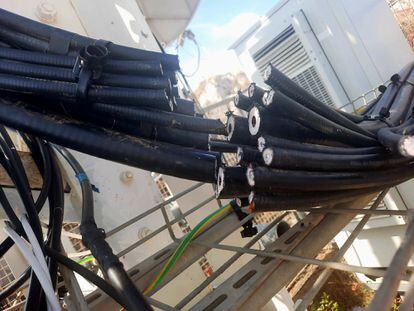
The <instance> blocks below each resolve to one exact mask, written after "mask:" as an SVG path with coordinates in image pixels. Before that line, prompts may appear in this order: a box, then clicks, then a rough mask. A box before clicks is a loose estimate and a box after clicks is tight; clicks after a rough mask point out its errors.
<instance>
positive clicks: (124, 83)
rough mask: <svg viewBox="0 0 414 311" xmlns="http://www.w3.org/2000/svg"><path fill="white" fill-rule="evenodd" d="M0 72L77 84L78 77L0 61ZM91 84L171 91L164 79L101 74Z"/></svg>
mask: <svg viewBox="0 0 414 311" xmlns="http://www.w3.org/2000/svg"><path fill="white" fill-rule="evenodd" d="M0 72H1V73H5V74H11V75H17V76H23V77H27V78H39V79H46V80H58V81H66V82H77V80H78V77H77V76H76V75H75V74H74V72H73V70H72V69H69V68H61V67H52V66H43V65H36V64H27V63H20V62H14V61H8V60H0ZM91 83H92V84H99V85H106V86H119V87H126V88H141V89H165V90H167V91H168V92H170V91H171V83H170V80H169V79H168V78H165V77H148V76H137V75H120V74H110V73H103V74H101V76H100V77H99V78H97V79H92V81H91Z"/></svg>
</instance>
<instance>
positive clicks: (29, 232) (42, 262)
mask: <svg viewBox="0 0 414 311" xmlns="http://www.w3.org/2000/svg"><path fill="white" fill-rule="evenodd" d="M20 222H21V223H22V225H23V229H24V232H26V235H27V239H28V240H29V242H30V244H31V245H32V249H33V253H34V255H35V257H36V258H37V260H38V261H39V263H40V265H41V266H42V269H43V271H44V272H45V274H46V275H47V276H48V279H49V281H52V279H51V278H50V275H49V269H48V268H47V264H46V260H45V256H44V254H43V251H42V249H41V247H40V244H39V242H38V241H37V239H36V236H35V234H34V232H33V230H32V228H31V226H30V224H29V222H28V220H27V218H26V215H22V217H20Z"/></svg>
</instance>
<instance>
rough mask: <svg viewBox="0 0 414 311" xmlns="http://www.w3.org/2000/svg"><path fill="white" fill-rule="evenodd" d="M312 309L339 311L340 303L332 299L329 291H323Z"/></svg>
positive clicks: (316, 310)
mask: <svg viewBox="0 0 414 311" xmlns="http://www.w3.org/2000/svg"><path fill="white" fill-rule="evenodd" d="M312 311H339V305H338V303H337V302H336V301H333V300H331V298H330V297H329V295H328V294H327V293H325V292H323V293H322V297H321V300H320V301H319V303H318V304H316V305H315V304H314V305H313V306H312Z"/></svg>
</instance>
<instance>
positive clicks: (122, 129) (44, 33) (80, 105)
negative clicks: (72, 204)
mask: <svg viewBox="0 0 414 311" xmlns="http://www.w3.org/2000/svg"><path fill="white" fill-rule="evenodd" d="M178 70H179V64H178V58H177V57H176V56H174V55H167V54H164V53H158V52H152V51H145V50H140V49H134V48H130V47H125V46H120V45H117V44H114V43H112V42H108V41H104V40H96V39H92V38H87V37H84V36H80V35H78V34H75V33H71V32H68V31H64V30H61V29H57V28H54V27H50V26H46V25H43V24H41V23H38V22H35V21H32V20H29V19H27V18H24V17H21V16H18V15H15V14H13V13H10V12H8V11H5V10H2V9H0V123H1V124H2V127H1V128H0V148H1V150H2V153H0V164H1V165H2V166H3V167H4V168H5V169H6V171H7V173H8V174H9V175H10V178H11V179H12V181H13V182H14V184H15V187H16V189H17V191H18V193H19V195H20V197H21V201H22V202H23V204H24V207H25V211H26V214H27V216H28V220H29V222H30V226H31V228H32V230H33V232H34V234H35V235H36V238H37V242H38V243H39V245H40V247H41V250H42V252H43V254H44V256H45V257H46V258H47V260H48V264H49V272H50V277H51V280H52V284H53V288H54V289H56V284H57V276H58V271H59V269H58V265H57V263H58V262H59V263H60V264H63V265H65V266H67V267H68V268H69V269H71V270H74V271H76V272H77V273H79V274H80V275H82V276H84V277H85V278H86V279H88V280H90V281H91V282H92V283H94V284H95V285H97V286H98V287H100V288H101V289H102V290H103V291H104V292H106V293H107V294H108V295H109V296H111V297H112V298H114V299H115V300H116V301H117V302H118V303H119V304H120V305H122V306H123V307H125V308H126V309H128V310H150V309H151V307H150V305H149V304H148V303H147V302H146V300H145V299H144V298H143V296H142V295H141V294H140V292H139V291H138V290H137V288H136V287H135V286H134V284H133V283H132V281H131V279H130V278H129V276H128V275H127V273H126V272H125V270H124V268H123V266H122V264H121V262H120V261H119V259H118V258H117V257H116V256H115V255H114V254H113V252H112V249H111V247H110V246H109V245H108V244H107V242H106V241H105V232H104V231H103V230H102V229H100V228H98V227H97V225H96V223H95V220H94V214H93V195H92V188H91V184H90V182H89V180H88V178H87V176H86V174H85V172H84V171H83V170H82V167H81V166H80V165H79V163H78V162H77V161H76V159H75V158H74V157H73V156H72V155H71V154H70V152H69V151H68V150H66V149H65V148H64V147H60V146H65V147H70V148H72V149H76V150H79V151H81V152H84V153H89V154H91V155H94V156H97V157H101V158H105V159H108V160H113V161H117V162H120V163H124V164H128V165H132V166H136V167H139V168H143V169H147V170H150V171H156V172H159V173H163V174H169V175H174V176H177V177H182V178H186V179H191V180H199V181H206V182H214V181H215V178H216V176H215V172H216V169H217V166H218V161H219V160H220V154H219V153H216V152H210V151H208V136H209V135H210V134H219V135H223V134H226V128H225V126H224V124H222V123H221V122H220V121H219V120H210V119H205V118H202V117H199V116H197V114H196V112H195V106H194V102H193V101H191V100H187V99H182V98H180V97H179V95H178V87H177V79H176V71H178ZM4 126H7V127H10V128H13V129H15V130H18V131H19V132H17V133H20V135H21V136H22V137H23V139H24V141H25V143H26V145H27V147H28V148H29V149H30V152H31V154H32V157H33V159H34V161H35V163H36V165H37V166H38V168H39V171H40V173H41V174H42V176H43V186H42V189H41V191H40V194H39V196H38V197H37V199H36V200H35V199H34V196H33V195H32V191H31V188H30V185H29V181H28V178H27V176H26V172H25V170H24V167H23V165H22V162H21V159H20V157H19V154H18V152H17V151H16V148H15V147H14V145H13V142H12V139H11V138H10V137H9V134H8V132H7V130H6V129H5V128H4ZM52 143H54V144H56V145H52ZM55 151H56V152H57V153H59V154H60V155H61V157H63V158H64V159H66V161H67V162H68V163H69V164H70V166H71V167H72V168H73V170H74V171H75V174H76V177H77V179H78V180H79V182H80V186H81V189H82V198H83V203H82V220H81V225H80V232H81V234H82V239H83V242H84V244H85V246H86V247H88V248H89V249H90V250H91V252H92V255H93V256H94V257H95V259H96V260H97V262H98V263H99V266H100V268H101V270H102V271H103V273H104V275H105V276H106V279H107V280H104V279H101V278H99V277H97V276H96V275H95V274H94V273H92V272H90V271H89V270H87V269H85V268H83V267H82V266H80V265H79V264H77V263H75V262H73V261H72V260H70V259H68V258H66V257H65V256H64V255H62V254H61V253H60V244H61V239H60V234H61V230H62V222H63V214H64V210H63V208H64V195H63V193H64V185H63V181H62V176H61V171H60V168H59V165H57V155H56V154H55V153H56V152H55ZM46 201H48V202H49V210H50V213H49V222H48V233H47V237H46V241H45V240H44V236H43V233H42V229H41V222H40V219H39V216H38V213H39V212H40V210H41V209H42V207H43V206H44V205H45V203H46ZM0 203H1V205H2V206H3V208H4V210H5V212H6V215H7V216H8V218H9V225H8V226H10V228H11V230H14V231H15V232H16V233H17V234H18V235H20V236H21V237H22V238H24V239H27V240H28V241H29V240H30V239H29V238H28V237H27V236H26V233H25V231H24V228H22V223H21V221H20V219H19V218H18V216H17V215H16V213H15V211H14V209H13V207H12V204H10V203H9V201H8V199H7V196H6V194H5V193H4V192H3V190H2V188H0ZM13 244H14V242H13V240H12V239H11V238H7V239H5V240H4V241H3V242H2V243H1V244H0V256H3V255H4V254H5V253H6V252H7V251H8V250H9V249H10V248H11V247H12V246H13ZM28 280H30V288H29V292H28V295H27V303H26V309H30V310H44V309H46V303H49V301H48V300H47V297H45V292H44V291H43V289H42V286H41V282H39V280H38V279H37V277H36V274H35V273H33V272H32V270H31V269H30V268H29V269H27V270H26V271H25V273H24V274H23V275H22V276H20V277H19V278H17V279H16V280H15V281H14V282H13V283H11V284H10V285H9V286H8V287H7V288H6V289H4V290H3V291H2V292H1V293H0V298H1V299H4V298H6V297H8V296H9V295H11V294H12V293H13V292H15V291H16V290H18V289H19V288H21V286H22V285H23V284H25V282H26V281H28ZM46 296H47V295H46Z"/></svg>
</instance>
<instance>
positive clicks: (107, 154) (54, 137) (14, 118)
mask: <svg viewBox="0 0 414 311" xmlns="http://www.w3.org/2000/svg"><path fill="white" fill-rule="evenodd" d="M0 119H1V120H2V122H3V123H4V124H5V125H6V126H9V127H11V128H15V129H18V130H20V131H22V132H26V133H30V134H33V135H36V136H39V137H40V138H42V139H45V140H48V141H51V142H53V143H56V144H58V145H62V146H66V147H68V148H71V149H75V150H78V151H81V152H85V153H89V154H91V155H93V156H97V157H100V158H103V159H107V160H111V161H116V162H119V163H124V164H126V165H131V166H135V167H139V168H142V169H146V170H150V171H157V172H159V173H162V174H166V175H173V176H177V177H180V178H186V179H191V180H199V181H204V182H209V183H213V182H214V181H215V172H216V157H215V156H212V155H201V154H200V152H195V153H192V152H191V151H187V152H186V153H185V154H184V153H182V152H181V153H177V152H175V151H174V149H173V148H168V147H167V146H162V145H159V146H158V147H155V146H153V145H151V144H147V143H145V142H144V141H143V140H140V139H131V138H127V137H125V136H122V135H121V136H120V135H112V134H111V133H110V132H108V131H105V132H103V131H99V130H97V129H94V130H89V129H86V128H85V127H81V126H79V124H77V123H70V122H66V123H65V122H57V121H55V120H53V119H51V118H49V117H47V116H45V115H41V114H39V113H35V112H29V111H27V110H26V109H22V108H17V107H14V106H12V105H10V104H7V102H5V101H4V100H2V101H1V102H0Z"/></svg>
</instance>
